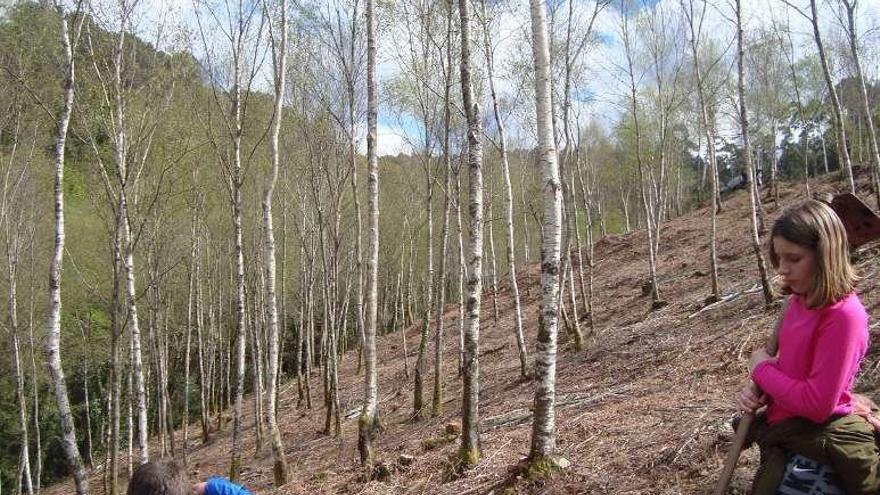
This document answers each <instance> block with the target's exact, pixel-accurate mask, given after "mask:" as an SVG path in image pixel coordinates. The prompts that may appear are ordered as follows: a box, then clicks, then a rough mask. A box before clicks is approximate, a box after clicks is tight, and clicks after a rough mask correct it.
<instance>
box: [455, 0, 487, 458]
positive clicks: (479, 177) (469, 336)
mask: <svg viewBox="0 0 880 495" xmlns="http://www.w3.org/2000/svg"><path fill="white" fill-rule="evenodd" d="M458 11H459V17H460V19H461V93H462V105H463V106H464V112H465V116H466V119H467V143H468V147H467V161H468V217H469V220H470V221H469V225H468V230H469V234H470V235H469V237H470V243H469V245H468V253H467V254H468V276H467V299H466V301H467V309H466V310H467V315H466V318H467V319H466V321H465V328H464V346H463V350H464V355H463V359H462V382H463V383H462V385H463V386H462V407H461V416H462V418H461V430H462V433H461V449H460V452H459V458H460V461H461V462H462V464H464V465H465V466H475V465H476V464H477V462H478V461H479V460H480V424H479V421H480V414H479V412H480V411H479V403H480V366H479V356H480V302H481V301H480V298H481V296H482V292H483V290H482V289H483V281H482V273H483V268H482V265H483V258H482V256H483V147H482V144H481V142H480V139H481V138H482V135H483V129H482V124H481V120H480V107H479V105H478V104H477V101H476V98H475V97H474V88H473V84H472V83H471V55H470V52H471V47H470V45H471V36H470V5H469V2H468V0H459V2H458Z"/></svg>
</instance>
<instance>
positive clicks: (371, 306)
mask: <svg viewBox="0 0 880 495" xmlns="http://www.w3.org/2000/svg"><path fill="white" fill-rule="evenodd" d="M366 10H367V11H366V22H367V191H368V192H367V195H368V199H367V216H368V222H369V233H368V238H367V294H366V321H365V322H364V327H363V328H364V333H363V335H364V345H363V350H364V371H365V373H364V406H363V409H362V410H361V416H360V418H359V419H358V451H359V452H360V459H361V466H362V467H363V468H364V470H365V471H366V472H367V473H372V469H373V462H374V457H375V452H374V450H373V442H374V440H375V436H376V434H377V432H378V430H379V416H378V412H377V408H378V402H379V400H378V397H379V389H378V385H377V381H378V374H377V370H376V288H377V286H378V278H379V159H378V155H377V148H376V146H377V144H378V143H377V142H376V138H377V132H378V131H377V127H378V124H377V122H378V121H377V116H378V95H377V91H378V85H377V82H376V51H377V50H376V41H377V40H376V26H377V22H376V13H375V4H374V0H367V8H366ZM353 104H354V102H352V105H353ZM358 243H360V242H358ZM359 283H360V282H359ZM359 296H360V294H359Z"/></svg>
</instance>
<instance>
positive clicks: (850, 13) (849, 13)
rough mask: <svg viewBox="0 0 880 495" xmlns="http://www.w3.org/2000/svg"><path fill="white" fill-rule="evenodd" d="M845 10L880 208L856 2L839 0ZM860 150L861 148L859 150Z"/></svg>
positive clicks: (878, 165)
mask: <svg viewBox="0 0 880 495" xmlns="http://www.w3.org/2000/svg"><path fill="white" fill-rule="evenodd" d="M841 1H842V2H843V5H844V8H845V10H846V20H847V29H846V31H847V37H848V38H849V49H850V53H852V58H853V64H854V65H855V69H856V78H857V79H858V82H859V96H860V97H861V98H860V99H861V104H862V109H863V110H864V112H865V123H866V124H867V125H866V127H867V128H868V140H869V141H870V143H871V164H872V173H871V178H872V181H873V186H874V199H875V200H876V202H877V207H878V208H880V145H878V144H877V130H876V129H875V128H874V116H873V112H872V110H871V104H870V103H869V101H868V90H867V88H866V87H865V74H864V71H863V70H862V58H861V55H860V53H859V45H858V39H859V38H858V32H857V31H856V9H857V8H858V3H859V2H858V0H841ZM859 149H860V150H861V148H859Z"/></svg>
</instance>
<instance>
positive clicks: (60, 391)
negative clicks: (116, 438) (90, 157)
mask: <svg viewBox="0 0 880 495" xmlns="http://www.w3.org/2000/svg"><path fill="white" fill-rule="evenodd" d="M54 7H55V11H56V12H57V14H58V17H59V21H60V26H61V45H62V47H63V54H64V65H62V67H63V68H64V72H65V74H64V102H63V106H62V109H61V113H60V114H59V115H58V121H57V127H56V132H55V157H54V165H55V177H54V192H55V195H54V209H55V243H54V249H53V254H52V261H51V263H50V265H49V311H48V322H47V326H48V340H47V342H46V352H47V353H48V363H49V375H50V377H51V378H52V384H53V386H54V391H55V402H56V404H57V406H58V421H59V423H60V426H61V434H62V442H61V444H62V446H63V449H64V456H65V459H66V461H67V467H68V469H69V470H70V473H71V474H72V475H73V480H74V483H75V484H76V492H77V494H78V495H86V494H88V493H89V481H88V478H87V476H86V472H85V468H84V467H83V461H82V457H81V456H80V453H79V448H78V447H77V443H76V427H75V426H74V423H73V415H72V414H71V411H70V400H69V399H68V395H67V381H66V380H65V378H64V368H63V367H62V365H61V269H62V264H63V259H64V235H65V232H64V153H65V149H66V145H67V129H68V126H69V124H70V114H71V111H72V109H73V97H74V81H75V77H76V70H75V67H76V66H75V60H74V50H75V48H76V45H77V43H78V42H79V36H80V32H81V30H82V25H83V21H84V19H85V16H83V15H82V11H81V7H82V2H77V3H76V4H75V7H74V10H73V13H72V14H71V15H70V17H68V15H67V14H66V13H65V11H64V7H63V5H62V2H61V0H55V2H54ZM69 22H73V23H74V26H73V29H72V30H71V29H70V25H69Z"/></svg>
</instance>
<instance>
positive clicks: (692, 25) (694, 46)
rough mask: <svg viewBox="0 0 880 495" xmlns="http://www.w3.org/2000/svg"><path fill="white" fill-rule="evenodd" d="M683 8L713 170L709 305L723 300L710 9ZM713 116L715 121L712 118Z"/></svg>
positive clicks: (687, 0) (688, 3) (690, 1)
mask: <svg viewBox="0 0 880 495" xmlns="http://www.w3.org/2000/svg"><path fill="white" fill-rule="evenodd" d="M681 8H682V10H683V11H684V15H685V18H686V19H687V22H688V29H689V30H690V36H689V37H688V38H689V40H690V48H691V56H692V57H693V71H694V79H695V81H694V82H695V83H696V86H697V98H698V101H699V114H700V126H701V128H702V130H703V134H704V135H705V138H706V165H707V166H708V168H709V171H708V174H709V184H710V187H711V194H712V206H711V212H710V214H709V218H710V222H709V225H710V227H709V274H710V283H711V292H710V293H709V297H708V298H707V299H706V302H707V303H712V302H715V301H717V300H718V299H719V298H720V297H721V290H720V288H719V284H718V251H717V242H716V241H717V225H718V219H717V216H718V193H719V191H718V162H717V160H716V152H715V120H714V112H711V111H710V110H709V107H710V105H711V103H710V102H709V95H708V93H709V92H708V91H707V88H706V78H705V77H704V73H703V70H702V67H701V66H700V44H701V42H702V40H703V39H704V37H703V22H704V21H705V18H706V10H707V8H708V5H707V3H706V2H702V5H701V7H699V8H698V9H695V8H694V0H681ZM710 115H711V116H712V117H710Z"/></svg>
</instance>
